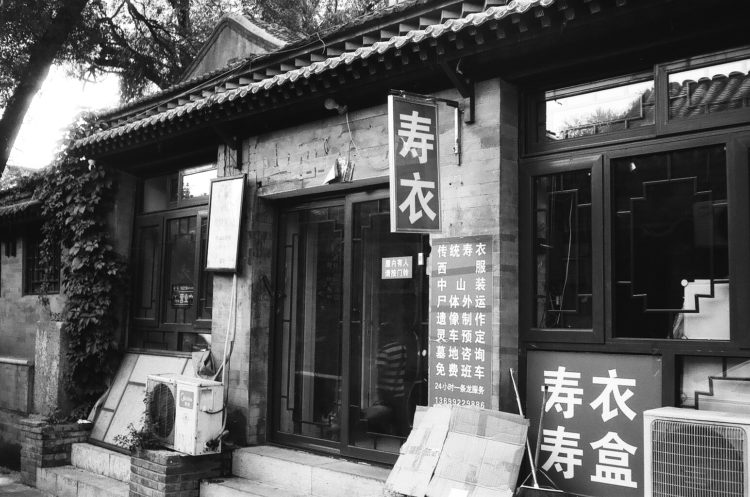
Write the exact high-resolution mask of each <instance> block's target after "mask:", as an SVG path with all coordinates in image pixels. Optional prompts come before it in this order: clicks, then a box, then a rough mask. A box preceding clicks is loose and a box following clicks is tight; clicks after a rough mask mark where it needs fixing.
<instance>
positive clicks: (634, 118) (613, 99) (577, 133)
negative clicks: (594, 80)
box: [539, 81, 654, 142]
mask: <svg viewBox="0 0 750 497" xmlns="http://www.w3.org/2000/svg"><path fill="white" fill-rule="evenodd" d="M544 103H545V105H544V112H545V114H544V116H541V117H542V119H540V120H539V121H540V129H539V131H540V134H539V137H540V139H541V137H544V141H548V142H554V141H560V140H568V139H570V138H580V137H584V136H593V135H600V134H604V133H613V132H617V131H625V130H628V129H633V128H638V127H641V126H647V125H651V124H654V82H653V81H643V82H641V83H632V84H628V85H622V86H617V87H614V88H607V89H605V90H598V91H590V92H587V93H583V94H581V95H574V96H570V97H559V98H558V97H557V96H556V92H547V94H546V96H545V102H544Z"/></svg>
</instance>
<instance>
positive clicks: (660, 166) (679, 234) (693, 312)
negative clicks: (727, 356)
mask: <svg viewBox="0 0 750 497" xmlns="http://www.w3.org/2000/svg"><path fill="white" fill-rule="evenodd" d="M611 170H612V179H613V181H612V182H613V185H612V186H613V195H612V200H611V206H610V208H611V212H612V213H613V214H612V215H613V243H612V246H613V248H614V253H613V266H614V274H613V281H614V286H615V290H614V293H615V295H614V301H615V306H614V313H615V325H614V333H615V336H618V337H637V338H683V339H706V340H728V339H729V293H730V285H729V251H728V247H729V240H728V225H727V211H728V201H727V174H726V152H725V147H724V146H723V145H713V146H710V147H702V148H691V149H687V150H678V151H673V152H664V153H655V154H649V155H639V156H632V157H623V158H618V159H614V160H612V162H611Z"/></svg>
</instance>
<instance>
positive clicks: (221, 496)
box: [200, 477, 309, 497]
mask: <svg viewBox="0 0 750 497" xmlns="http://www.w3.org/2000/svg"><path fill="white" fill-rule="evenodd" d="M200 495H201V497H309V494H302V493H299V492H293V491H291V490H284V489H281V488H278V487H274V486H271V485H268V484H266V483H262V482H259V481H255V480H246V479H245V478H240V477H234V478H222V479H218V480H206V481H202V482H201V494H200Z"/></svg>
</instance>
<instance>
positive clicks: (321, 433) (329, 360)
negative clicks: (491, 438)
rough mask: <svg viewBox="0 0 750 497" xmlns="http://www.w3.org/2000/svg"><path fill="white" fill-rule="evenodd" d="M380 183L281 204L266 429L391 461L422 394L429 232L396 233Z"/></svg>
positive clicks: (293, 440) (299, 442)
mask: <svg viewBox="0 0 750 497" xmlns="http://www.w3.org/2000/svg"><path fill="white" fill-rule="evenodd" d="M388 209H389V202H388V197H387V192H383V193H368V194H354V195H350V196H349V197H347V198H346V199H341V200H339V201H331V202H327V203H317V204H312V205H305V206H300V207H298V208H295V209H292V210H289V211H287V212H285V213H284V214H282V216H281V223H280V244H279V250H280V252H279V256H278V260H279V271H278V283H277V289H278V292H279V294H280V295H279V298H278V300H277V307H276V315H277V320H276V336H275V352H276V368H275V370H274V376H273V382H274V383H273V384H274V390H273V394H274V395H273V397H274V398H273V407H274V411H273V421H274V422H273V437H274V439H275V440H277V441H279V442H282V443H287V444H291V445H295V446H303V447H308V448H312V449H317V450H326V451H329V452H334V453H338V454H341V455H346V456H351V457H357V458H362V459H369V460H375V461H381V462H392V461H395V458H396V455H397V454H398V449H399V447H400V446H401V444H402V443H403V441H404V440H405V438H406V436H407V435H408V433H409V430H410V429H411V420H412V418H413V413H414V409H415V406H416V405H417V404H419V403H421V404H424V403H425V402H426V389H425V388H424V387H426V374H427V365H426V358H425V357H424V356H423V351H424V350H426V340H427V333H426V329H427V323H426V321H425V319H426V313H427V308H426V306H427V301H426V280H425V278H426V276H425V271H424V255H423V254H424V248H423V243H424V242H425V238H424V237H423V236H421V235H415V234H392V233H390V224H389V211H388Z"/></svg>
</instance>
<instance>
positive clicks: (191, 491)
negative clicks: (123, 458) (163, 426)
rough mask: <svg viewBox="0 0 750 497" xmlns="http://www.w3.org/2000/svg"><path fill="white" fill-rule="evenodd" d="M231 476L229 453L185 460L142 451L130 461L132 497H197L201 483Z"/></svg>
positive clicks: (182, 456) (172, 454)
mask: <svg viewBox="0 0 750 497" xmlns="http://www.w3.org/2000/svg"><path fill="white" fill-rule="evenodd" d="M229 474H231V452H224V453H221V454H208V455H202V456H184V455H180V454H177V453H175V452H172V451H168V450H145V451H141V452H139V453H137V454H134V455H133V456H132V457H131V459H130V496H131V497H141V496H143V497H198V495H199V494H200V481H201V480H206V479H212V478H218V477H221V476H224V475H229Z"/></svg>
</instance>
